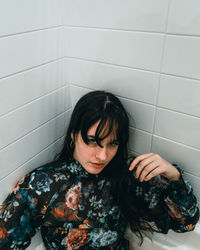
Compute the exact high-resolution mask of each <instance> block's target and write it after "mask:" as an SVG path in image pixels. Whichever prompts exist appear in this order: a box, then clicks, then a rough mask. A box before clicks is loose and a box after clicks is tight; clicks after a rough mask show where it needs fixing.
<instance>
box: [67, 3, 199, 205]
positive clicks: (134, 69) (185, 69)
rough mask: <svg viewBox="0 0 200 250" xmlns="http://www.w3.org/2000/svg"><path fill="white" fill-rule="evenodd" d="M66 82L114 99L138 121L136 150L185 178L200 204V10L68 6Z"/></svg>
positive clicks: (75, 89) (75, 91) (74, 90)
mask: <svg viewBox="0 0 200 250" xmlns="http://www.w3.org/2000/svg"><path fill="white" fill-rule="evenodd" d="M64 4H65V6H64V7H65V9H64V15H63V21H64V25H65V28H64V30H65V31H64V32H65V39H66V40H65V45H66V46H65V55H66V62H65V63H66V65H65V70H66V72H67V82H68V83H69V84H70V89H71V97H72V102H73V104H74V103H75V102H76V100H77V99H78V98H79V97H80V96H81V95H83V94H84V93H86V92H88V91H91V90H93V89H105V90H108V91H112V92H113V93H115V94H116V95H117V96H118V97H119V98H120V99H121V101H122V102H123V104H124V105H125V107H126V108H127V110H128V112H129V113H130V114H131V116H132V117H133V119H132V123H131V128H130V132H131V135H132V138H131V140H130V149H131V151H132V152H133V153H135V154H142V153H147V152H151V151H152V152H155V153H159V154H160V155H161V156H163V157H164V158H166V159H167V160H169V161H171V162H174V163H178V164H179V165H180V166H181V167H182V168H183V169H184V170H185V178H186V179H188V180H190V182H191V183H192V184H193V186H194V188H195V193H196V195H197V197H198V200H199V201H200V184H199V183H200V165H199V158H200V68H199V65H200V38H199V35H200V2H199V1H198V0H191V1H187V0H176V1H169V0H163V1H160V0H127V1H123V0H101V1H98V0H84V1H82V0H66V1H64Z"/></svg>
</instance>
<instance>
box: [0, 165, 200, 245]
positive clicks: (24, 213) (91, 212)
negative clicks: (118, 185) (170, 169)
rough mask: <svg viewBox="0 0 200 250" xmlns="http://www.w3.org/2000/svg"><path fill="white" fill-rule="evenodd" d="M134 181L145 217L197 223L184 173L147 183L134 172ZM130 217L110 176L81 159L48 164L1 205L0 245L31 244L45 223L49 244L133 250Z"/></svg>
mask: <svg viewBox="0 0 200 250" xmlns="http://www.w3.org/2000/svg"><path fill="white" fill-rule="evenodd" d="M130 185H131V189H132V192H133V194H134V195H135V196H136V197H137V198H138V199H140V200H142V201H143V206H142V209H143V210H144V216H143V219H145V220H147V221H154V222H155V225H156V226H157V228H158V230H160V232H163V233H167V231H168V230H169V229H173V230H174V231H177V232H185V231H190V230H193V229H194V226H195V224H196V222H197V220H198V218H199V210H198V207H197V201H196V198H195V196H194V194H193V190H192V188H191V186H190V184H189V183H187V182H185V181H184V180H183V178H182V177H181V178H180V180H179V181H166V180H164V179H162V178H160V177H156V178H154V179H153V180H151V181H149V182H145V183H141V182H139V181H138V180H137V179H135V178H134V175H133V181H132V183H131V184H130ZM124 195H126V194H124ZM155 211H156V212H155ZM127 223H128V222H127V221H126V220H125V219H124V216H123V215H122V214H121V212H120V209H119V207H118V205H117V204H116V203H115V201H114V199H113V197H112V194H111V183H110V181H109V180H108V178H106V177H105V176H103V175H101V174H99V175H92V174H89V173H88V172H87V171H86V170H85V169H84V168H83V167H82V166H81V165H80V164H79V163H78V162H77V161H73V162H72V163H71V164H70V165H69V166H67V165H66V164H65V163H60V165H59V166H58V165H55V166H54V165H45V166H41V167H39V168H37V169H35V170H33V171H32V172H30V173H29V174H28V175H26V176H25V177H24V178H22V179H21V180H20V181H19V182H18V183H17V185H16V186H15V188H14V189H13V191H12V193H11V194H10V195H9V196H8V197H7V199H6V200H5V201H4V202H3V204H2V205H1V206H0V248H1V249H25V248H26V247H28V245H29V244H30V242H31V238H32V237H33V235H34V234H35V232H36V229H40V230H41V233H42V237H43V241H44V244H45V246H46V248H47V249H84V250H91V249H97V248H98V249H102V250H105V249H108V250H109V249H111V248H112V249H114V250H128V249H129V243H128V241H127V240H126V239H125V238H124V234H125V230H126V227H127Z"/></svg>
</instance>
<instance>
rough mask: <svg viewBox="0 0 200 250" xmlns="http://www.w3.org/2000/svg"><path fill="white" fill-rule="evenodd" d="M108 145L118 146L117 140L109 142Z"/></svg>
mask: <svg viewBox="0 0 200 250" xmlns="http://www.w3.org/2000/svg"><path fill="white" fill-rule="evenodd" d="M110 145H111V147H117V146H119V142H111V143H110Z"/></svg>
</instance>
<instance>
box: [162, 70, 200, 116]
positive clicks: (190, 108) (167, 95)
mask: <svg viewBox="0 0 200 250" xmlns="http://www.w3.org/2000/svg"><path fill="white" fill-rule="evenodd" d="M199 93H200V81H198V80H192V79H186V78H183V77H173V76H168V75H162V76H161V79H160V89H159V95H158V106H160V107H164V108H167V109H172V110H175V111H179V112H183V113H186V114H190V115H194V116H197V117H200V98H199Z"/></svg>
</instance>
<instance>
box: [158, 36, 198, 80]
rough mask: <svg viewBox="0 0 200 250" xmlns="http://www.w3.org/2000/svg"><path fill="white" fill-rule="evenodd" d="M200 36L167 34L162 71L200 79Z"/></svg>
mask: <svg viewBox="0 0 200 250" xmlns="http://www.w3.org/2000/svg"><path fill="white" fill-rule="evenodd" d="M199 64H200V38H199V37H192V36H177V35H167V37H166V43H165V48H164V57H163V67H162V72H163V73H166V74H172V75H177V76H184V77H189V78H195V79H200V68H199Z"/></svg>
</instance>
